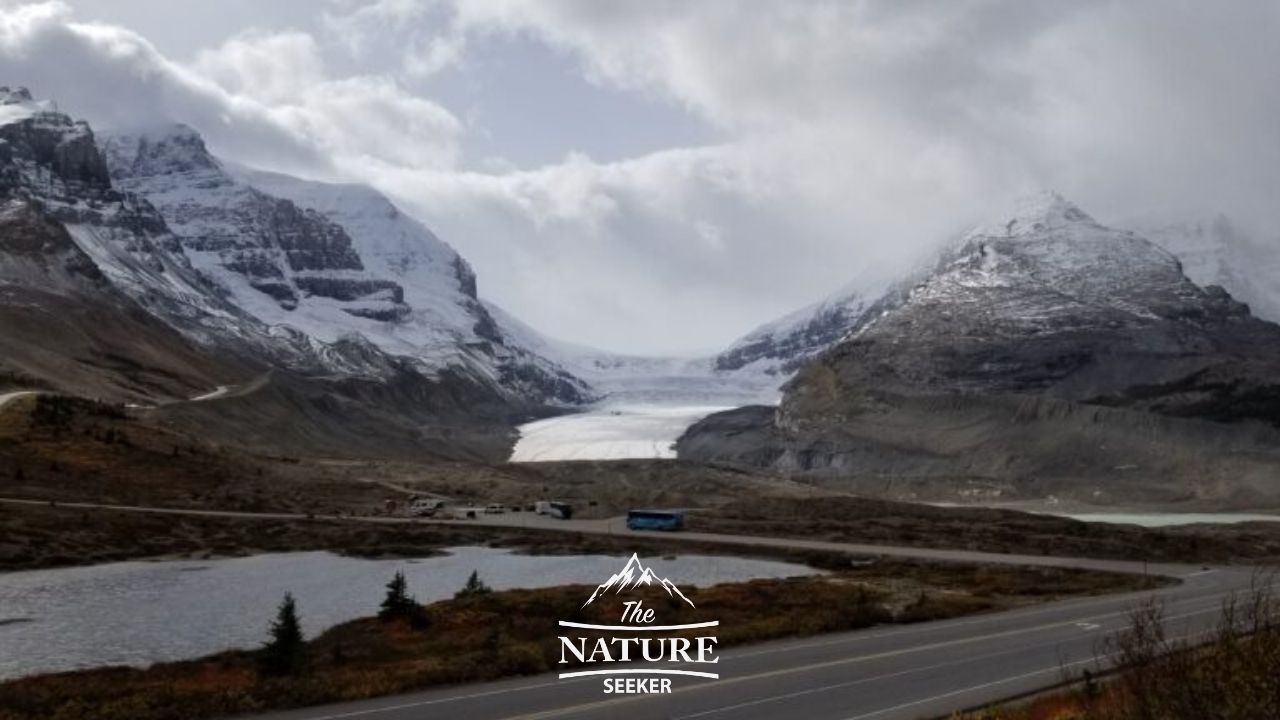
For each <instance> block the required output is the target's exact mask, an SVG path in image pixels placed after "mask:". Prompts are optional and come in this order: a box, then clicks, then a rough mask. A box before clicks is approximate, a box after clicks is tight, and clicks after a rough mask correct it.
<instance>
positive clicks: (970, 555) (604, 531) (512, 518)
mask: <svg viewBox="0 0 1280 720" xmlns="http://www.w3.org/2000/svg"><path fill="white" fill-rule="evenodd" d="M0 504H11V505H48V504H49V501H48V500H33V499H30V498H5V497H0ZM57 504H58V506H59V507H63V508H75V509H82V510H105V511H111V512H134V513H147V514H160V515H198V516H205V517H225V518H243V519H251V520H333V521H340V522H359V523H373V524H380V525H381V524H390V525H452V526H459V527H468V526H480V527H494V528H503V529H526V530H550V531H558V532H569V533H578V534H583V535H612V536H616V537H622V536H636V537H641V538H644V539H646V540H653V539H660V540H668V541H671V542H677V543H702V542H705V543H715V544H720V545H736V546H743V547H756V548H782V549H789V550H827V551H834V552H843V553H849V554H854V555H870V556H888V557H903V558H919V559H924V560H937V561H940V562H966V563H995V564H1002V565H1032V566H1037V567H1074V568H1082V569H1088V570H1111V571H1115V572H1131V573H1146V572H1151V573H1152V574H1164V575H1183V574H1186V573H1187V572H1192V571H1194V570H1199V569H1200V568H1199V567H1196V568H1189V567H1187V566H1181V565H1161V564H1156V563H1152V564H1151V565H1150V566H1148V565H1147V564H1146V563H1138V562H1127V561H1123V560H1095V559H1092V558H1071V557H1050V556H1045V555H1019V554H1012V553H989V552H976V551H972V550H943V549H934V548H920V547H907V546H897V545H868V544H863V543H847V542H827V541H822V540H805V539H800V538H779V537H761V536H755V535H722V534H718V533H699V532H679V533H654V532H645V531H634V530H629V529H627V525H626V519H625V518H623V517H614V518H604V519H596V520H581V519H575V520H556V519H553V518H550V517H547V516H544V515H535V514H533V513H527V512H521V513H504V514H500V515H485V514H481V515H480V516H479V517H478V518H476V519H473V520H444V519H436V518H409V517H399V516H383V515H371V516H353V515H314V514H313V515H306V514H303V513H290V512H240V511H235V510H207V509H200V508H192V509H186V508H167V507H143V506H137V505H113V504H108V503H91V502H71V501H58V503H57Z"/></svg>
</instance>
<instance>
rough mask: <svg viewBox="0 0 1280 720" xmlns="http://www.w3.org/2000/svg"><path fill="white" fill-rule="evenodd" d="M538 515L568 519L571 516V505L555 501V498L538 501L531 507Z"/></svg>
mask: <svg viewBox="0 0 1280 720" xmlns="http://www.w3.org/2000/svg"><path fill="white" fill-rule="evenodd" d="M533 509H534V510H535V511H536V512H537V513H538V514H539V515H550V516H551V517H553V518H558V519H560V520H568V519H569V518H571V517H573V506H572V505H570V504H569V503H562V502H556V501H555V500H542V501H539V502H538V503H537V504H536V505H534V508H533Z"/></svg>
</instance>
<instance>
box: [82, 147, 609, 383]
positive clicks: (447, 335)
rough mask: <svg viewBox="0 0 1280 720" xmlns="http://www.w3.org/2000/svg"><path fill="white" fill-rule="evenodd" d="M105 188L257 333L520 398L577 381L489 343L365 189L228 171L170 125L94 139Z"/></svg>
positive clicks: (491, 335)
mask: <svg viewBox="0 0 1280 720" xmlns="http://www.w3.org/2000/svg"><path fill="white" fill-rule="evenodd" d="M103 146H104V154H105V156H106V158H107V164H108V167H109V168H110V171H111V176H112V179H113V180H114V182H115V183H116V184H117V185H118V186H119V187H120V188H122V189H124V190H126V191H128V192H130V193H134V194H136V195H138V196H139V197H142V198H145V199H146V200H148V201H149V202H150V203H151V204H153V205H154V206H155V207H156V208H157V209H158V210H159V211H160V213H161V215H162V216H163V217H164V219H165V221H166V222H167V223H168V225H169V227H170V228H172V229H173V231H174V234H175V236H176V238H177V240H178V242H179V243H180V244H181V246H182V250H183V252H184V253H185V255H186V256H187V257H188V258H190V262H191V264H192V265H193V266H194V267H195V268H197V269H198V270H199V271H200V273H201V274H202V275H203V276H205V277H207V278H210V279H211V280H212V281H213V283H215V284H216V285H217V287H218V288H219V290H220V292H221V293H222V294H223V295H224V296H225V297H226V298H227V299H228V301H229V302H231V303H232V304H234V305H235V306H236V307H238V308H240V309H241V310H243V311H244V312H245V313H247V314H248V315H250V316H252V317H253V318H254V319H255V320H257V321H258V322H260V323H262V324H263V325H265V326H267V327H271V328H282V329H283V328H288V329H289V330H290V331H294V332H298V333H301V334H302V335H304V336H305V337H307V338H310V339H312V340H314V341H316V342H318V343H321V344H324V345H333V344H336V343H339V342H340V341H345V340H350V339H352V338H356V339H360V340H362V341H365V342H368V343H370V344H371V345H372V346H374V347H376V348H378V349H379V350H381V351H383V352H385V353H388V354H391V355H395V356H401V357H405V358H408V359H410V360H412V361H413V362H415V363H416V364H418V365H419V367H420V368H421V369H422V370H423V371H424V372H426V373H428V374H432V373H435V372H437V371H439V370H440V369H442V368H446V367H454V368H464V369H466V370H467V371H469V372H472V373H475V374H476V375H477V376H478V377H481V378H488V379H489V380H490V381H491V382H493V383H495V384H496V386H498V387H499V388H501V389H502V390H504V391H507V392H511V393H512V394H514V395H515V396H517V397H519V398H520V399H522V400H525V401H533V402H541V401H548V402H554V403H561V404H571V403H576V402H581V401H582V400H584V399H586V398H587V397H589V390H588V389H587V387H586V385H585V384H584V383H582V382H581V381H578V380H577V379H576V378H574V377H572V376H571V375H570V374H569V373H567V372H565V371H564V370H563V369H561V368H559V367H556V366H555V365H554V364H553V363H551V362H549V361H547V360H546V359H544V358H541V357H539V356H538V355H537V354H536V353H534V352H531V351H529V350H528V349H526V348H523V347H520V346H518V345H515V344H513V343H508V342H507V341H506V339H505V338H503V336H502V335H501V333H500V332H499V330H498V327H497V325H496V324H495V322H494V321H493V319H492V317H491V316H490V315H489V312H488V311H487V310H486V308H485V307H484V305H483V304H482V303H481V302H480V301H479V299H478V297H477V294H476V277H475V273H474V272H472V270H471V268H470V266H468V265H467V263H466V261H465V260H463V258H462V257H461V256H460V255H458V253H457V252H455V251H454V250H453V248H451V247H449V246H448V245H447V244H445V243H444V242H442V241H440V240H439V239H438V238H437V237H436V236H435V235H434V234H433V233H431V231H430V230H428V229H427V228H426V227H425V226H424V225H422V224H421V223H420V222H418V221H416V220H414V219H413V218H410V217H409V216H407V215H405V214H403V213H402V212H400V211H399V210H398V209H397V208H396V207H395V206H394V205H393V204H391V202H389V201H388V200H387V199H386V198H385V197H383V196H382V195H381V194H379V193H377V192H376V191H374V190H372V189H371V188H368V187H364V186H358V185H334V184H325V183H319V182H312V181H307V180H302V179H298V178H293V177H289V176H284V175H278V174H272V173H263V172H256V171H253V170H250V169H246V168H241V167H235V166H229V165H227V164H225V163H223V162H221V161H220V160H218V159H217V158H216V157H214V156H213V155H212V154H210V153H209V151H208V150H207V148H206V147H205V145H204V142H203V140H202V139H201V138H200V136H199V135H198V134H197V133H196V132H195V131H194V130H192V129H190V128H187V127H185V126H180V125H174V126H164V127H160V128H154V129H150V130H147V131H143V132H133V133H116V134H113V135H111V136H109V137H107V138H106V139H105V141H104V143H103Z"/></svg>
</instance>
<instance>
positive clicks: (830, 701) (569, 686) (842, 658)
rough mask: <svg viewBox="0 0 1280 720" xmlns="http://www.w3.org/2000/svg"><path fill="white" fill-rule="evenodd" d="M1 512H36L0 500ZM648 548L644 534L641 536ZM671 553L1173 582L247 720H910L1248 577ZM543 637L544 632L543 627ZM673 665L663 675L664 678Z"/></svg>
mask: <svg viewBox="0 0 1280 720" xmlns="http://www.w3.org/2000/svg"><path fill="white" fill-rule="evenodd" d="M0 503H16V504H45V503H44V502H43V501H34V500H24V499H13V498H0ZM59 505H60V506H63V507H75V508H84V509H99V510H107V511H116V512H147V513H165V514H183V515H208V516H217V517H239V518H257V519H263V520H281V519H301V518H302V517H304V516H301V515H296V514H291V513H242V512H232V511H216V510H181V509H169V508H142V507H130V506H113V505H102V504H96V503H59ZM340 519H343V520H347V521H351V522H371V523H410V522H421V523H447V522H453V523H456V524H486V525H490V526H495V527H528V528H548V529H557V530H561V531H571V532H580V533H586V534H614V535H624V534H629V531H627V530H626V529H625V524H624V523H623V522H622V520H621V519H619V518H615V519H610V520H576V521H567V522H566V521H559V520H552V519H549V518H543V517H538V516H534V515H531V514H529V513H512V514H508V515H502V516H486V517H484V518H481V519H477V520H468V521H437V520H414V519H407V518H385V517H375V518H340ZM649 536H650V537H651V536H652V535H651V534H650V535H649ZM664 537H666V538H669V539H671V540H674V541H704V542H715V543H721V544H726V545H740V546H745V547H751V546H756V547H787V548H800V549H821V550H838V551H844V552H850V553H862V554H870V555H888V556H896V557H918V558H925V559H931V560H943V561H956V562H995V563H1008V564H1019V565H1033V566H1044V567H1081V568H1090V569H1100V570H1115V571H1122V572H1135V573H1140V572H1145V571H1148V570H1149V571H1150V572H1151V573H1159V574H1165V575H1171V576H1176V577H1178V578H1180V579H1182V581H1183V582H1182V583H1181V584H1179V585H1176V586H1173V587H1169V588H1164V589H1161V590H1158V591H1154V592H1147V593H1135V594H1127V595H1115V596H1107V597H1101V598H1087V599H1077V600H1069V601H1064V602H1059V603H1052V604H1048V605H1041V606H1037V607H1034V608H1026V609H1021V610H1015V611H1009V612H1003V613H995V614H990V615H984V616H979V617H970V618H960V619H956V620H947V621H941V622H933V623H924V624H919V625H912V626H903V627H895V628H884V629H871V630H865V631H858V632H852V633H843V634H835V635H823V636H820V637H816V638H810V639H802V640H792V641H783V642H775V643H767V644H762V645H754V646H750V647H744V648H739V649H734V650H727V651H725V652H723V653H721V661H720V666H719V668H718V671H719V673H720V675H721V678H720V679H719V680H715V681H702V680H694V679H685V678H678V679H676V680H675V681H674V682H673V690H674V692H672V693H671V694H669V695H632V696H616V695H604V694H603V693H602V692H601V681H600V679H599V678H583V679H573V680H563V681H561V680H557V679H556V677H555V676H554V675H544V676H537V677H531V678H522V679H515V680H506V681H501V682H494V683H485V684H475V685H467V686H460V687H455V688H448V689H440V690H432V691H426V692H420V693H413V694H408V695H400V696H394V697H389V698H382V699H378V700H372V701H365V702H359V703H347V704H340V705H330V706H324V707H319V708H312V709H304V710H297V711H289V712H283V713H276V714H270V715H263V716H258V717H261V718H263V719H264V720H266V719H267V718H270V720H338V719H340V718H343V719H345V718H353V719H355V718H358V719H361V720H424V719H426V718H466V720H534V719H535V718H537V719H543V718H545V719H548V720H550V719H551V718H569V719H578V720H619V719H620V718H639V719H645V718H682V719H687V720H693V719H694V718H708V719H720V718H733V719H735V720H751V719H753V718H776V717H783V716H786V717H791V718H804V719H805V720H823V719H826V718H830V719H837V720H870V719H872V718H875V719H876V720H911V719H913V718H929V717H939V716H945V715H947V714H948V713H950V712H951V711H954V710H957V709H963V708H968V707H973V706H976V705H980V704H984V703H987V702H992V701H995V700H999V699H1002V698H1006V697H1010V696H1014V695H1018V694H1021V693H1025V692H1029V691H1033V690H1036V689H1040V688H1044V687H1047V686H1051V685H1054V684H1056V683H1058V682H1060V681H1062V680H1063V678H1064V677H1066V676H1067V675H1072V676H1075V677H1078V676H1079V673H1080V671H1081V670H1083V669H1084V668H1085V667H1088V666H1089V665H1090V664H1092V663H1093V662H1094V660H1093V658H1094V657H1095V650H1096V649H1097V647H1098V644H1099V642H1100V641H1101V640H1102V639H1103V638H1104V637H1106V635H1107V634H1109V633H1111V632H1113V631H1115V630H1117V629H1119V628H1121V627H1123V626H1124V625H1125V622H1126V618H1127V615H1128V613H1129V612H1130V611H1131V610H1132V609H1133V608H1134V607H1135V606H1136V605H1137V604H1138V603H1140V602H1141V601H1143V600H1145V599H1148V598H1151V597H1158V598H1160V600H1161V601H1162V602H1163V603H1164V604H1165V606H1166V608H1167V615H1168V618H1169V619H1168V623H1169V628H1170V634H1171V635H1172V636H1184V635H1191V636H1194V635H1198V634H1199V633H1202V632H1204V631H1205V629H1207V628H1209V627H1211V626H1212V624H1213V622H1214V621H1215V620H1216V618H1217V615H1218V612H1219V610H1220V606H1221V603H1222V601H1223V600H1224V599H1225V598H1226V597H1227V596H1229V595H1230V594H1231V593H1232V592H1235V591H1239V590H1243V589H1246V588H1248V587H1249V584H1250V582H1251V581H1252V579H1253V572H1252V570H1251V569H1248V568H1202V567H1199V566H1185V565H1167V564H1161V565H1157V564H1152V565H1150V567H1149V568H1148V567H1147V566H1146V564H1145V563H1134V562H1123V561H1111V560H1089V559H1079V558H1051V557H1040V556H1031V555H1003V554H994V553H978V552H968V551H961V550H934V549H927V548H910V547H894V546H879V545H861V544H852V543H830V542H819V541H807V540H792V539H785V538H758V537H748V536H735V535H716V534H710V533H689V532H686V533H675V534H671V535H665V536H664ZM547 631H548V633H549V634H551V633H555V632H556V628H548V629H547ZM673 667H675V666H673Z"/></svg>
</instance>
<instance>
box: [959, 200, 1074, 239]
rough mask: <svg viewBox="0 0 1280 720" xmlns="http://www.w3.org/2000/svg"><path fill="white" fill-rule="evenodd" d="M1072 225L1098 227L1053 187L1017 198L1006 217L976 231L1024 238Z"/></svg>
mask: <svg viewBox="0 0 1280 720" xmlns="http://www.w3.org/2000/svg"><path fill="white" fill-rule="evenodd" d="M1075 225H1082V226H1093V227H1098V223H1097V222H1096V221H1095V220H1094V219H1093V218H1092V217H1089V215H1088V213H1086V212H1085V211H1083V210H1081V209H1080V207H1079V206H1077V205H1076V204H1075V203H1073V202H1071V201H1069V200H1067V199H1066V198H1064V197H1062V196H1061V195H1059V194H1058V193H1057V192H1055V191H1053V190H1045V191H1042V192H1038V193H1034V194H1031V195H1027V196H1024V197H1022V198H1019V199H1018V201H1017V202H1016V203H1015V205H1014V211H1013V213H1012V214H1011V215H1010V216H1009V217H1008V218H1006V219H1004V220H1002V221H1000V222H999V223H998V224H995V225H992V226H987V227H984V228H980V229H979V232H980V233H981V234H984V235H993V236H1001V235H1003V236H1004V237H1028V236H1033V235H1037V234H1040V233H1044V232H1046V231H1050V230H1059V229H1063V228H1068V227H1071V226H1075Z"/></svg>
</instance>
